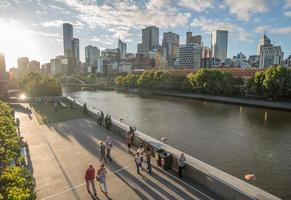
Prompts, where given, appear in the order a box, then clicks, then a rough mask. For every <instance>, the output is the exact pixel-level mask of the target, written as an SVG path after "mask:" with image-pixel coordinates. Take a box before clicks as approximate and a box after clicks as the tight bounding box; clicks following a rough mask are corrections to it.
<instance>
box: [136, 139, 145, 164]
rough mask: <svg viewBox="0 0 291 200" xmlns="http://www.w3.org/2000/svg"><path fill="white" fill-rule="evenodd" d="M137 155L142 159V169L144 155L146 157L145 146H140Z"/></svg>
mask: <svg viewBox="0 0 291 200" xmlns="http://www.w3.org/2000/svg"><path fill="white" fill-rule="evenodd" d="M136 152H137V153H139V155H140V157H141V163H140V167H141V168H142V163H143V155H144V148H143V145H142V144H140V145H139V147H138V149H137V151H136Z"/></svg>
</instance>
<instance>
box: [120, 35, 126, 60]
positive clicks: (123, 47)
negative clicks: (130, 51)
mask: <svg viewBox="0 0 291 200" xmlns="http://www.w3.org/2000/svg"><path fill="white" fill-rule="evenodd" d="M118 49H119V51H120V58H121V59H123V58H125V54H126V53H127V44H126V43H125V42H122V41H121V40H120V39H119V40H118Z"/></svg>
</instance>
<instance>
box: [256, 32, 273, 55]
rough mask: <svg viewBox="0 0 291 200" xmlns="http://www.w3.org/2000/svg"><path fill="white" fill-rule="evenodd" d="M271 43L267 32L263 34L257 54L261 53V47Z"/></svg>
mask: <svg viewBox="0 0 291 200" xmlns="http://www.w3.org/2000/svg"><path fill="white" fill-rule="evenodd" d="M268 45H271V40H270V39H269V38H268V37H267V36H266V34H264V35H262V37H261V39H260V41H259V43H258V47H257V55H260V54H261V47H262V46H268Z"/></svg>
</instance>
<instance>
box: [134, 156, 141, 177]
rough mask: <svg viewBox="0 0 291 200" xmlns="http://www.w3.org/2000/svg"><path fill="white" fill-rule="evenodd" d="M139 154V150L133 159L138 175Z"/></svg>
mask: <svg viewBox="0 0 291 200" xmlns="http://www.w3.org/2000/svg"><path fill="white" fill-rule="evenodd" d="M141 160H142V159H141V156H140V154H139V152H137V153H136V156H135V158H134V161H135V164H136V170H137V173H138V174H139V175H140V171H139V168H141V162H142V161H141Z"/></svg>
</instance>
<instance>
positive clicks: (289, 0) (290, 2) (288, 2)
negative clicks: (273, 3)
mask: <svg viewBox="0 0 291 200" xmlns="http://www.w3.org/2000/svg"><path fill="white" fill-rule="evenodd" d="M284 8H291V0H286V2H285V6H284Z"/></svg>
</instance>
